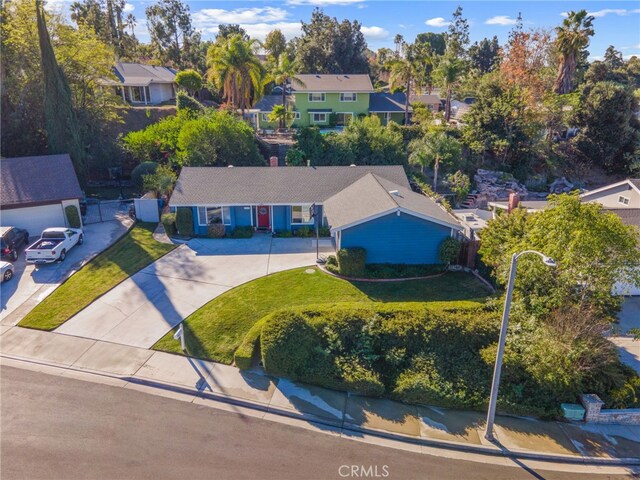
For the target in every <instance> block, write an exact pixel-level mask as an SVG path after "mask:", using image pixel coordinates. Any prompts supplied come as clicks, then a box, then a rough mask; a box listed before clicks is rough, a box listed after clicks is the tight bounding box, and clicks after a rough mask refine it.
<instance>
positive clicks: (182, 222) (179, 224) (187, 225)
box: [176, 207, 193, 237]
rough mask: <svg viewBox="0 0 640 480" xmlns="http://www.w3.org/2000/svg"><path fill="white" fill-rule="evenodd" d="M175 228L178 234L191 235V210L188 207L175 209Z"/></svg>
mask: <svg viewBox="0 0 640 480" xmlns="http://www.w3.org/2000/svg"><path fill="white" fill-rule="evenodd" d="M176 228H177V230H178V233H179V234H180V235H184V236H185V237H191V236H192V235H193V211H192V210H191V208H190V207H178V208H177V209H176Z"/></svg>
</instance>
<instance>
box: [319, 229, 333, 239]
mask: <svg viewBox="0 0 640 480" xmlns="http://www.w3.org/2000/svg"><path fill="white" fill-rule="evenodd" d="M318 235H319V236H321V237H330V236H331V229H330V228H329V227H320V228H319V229H318Z"/></svg>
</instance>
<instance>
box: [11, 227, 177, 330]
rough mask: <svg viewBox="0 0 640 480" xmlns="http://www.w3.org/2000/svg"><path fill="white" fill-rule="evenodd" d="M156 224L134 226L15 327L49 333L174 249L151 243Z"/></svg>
mask: <svg viewBox="0 0 640 480" xmlns="http://www.w3.org/2000/svg"><path fill="white" fill-rule="evenodd" d="M155 228H156V224H155V223H154V224H151V223H138V224H137V225H136V226H135V227H134V228H133V229H131V231H130V232H129V233H127V234H126V235H125V236H124V237H122V238H121V239H120V240H118V241H117V242H116V243H114V244H113V245H112V246H111V247H109V248H108V249H107V250H105V251H104V252H102V253H101V254H99V255H98V256H97V257H95V258H94V259H93V260H91V261H90V262H89V263H87V264H86V265H85V266H84V267H82V268H81V269H80V270H79V271H78V272H76V273H74V274H73V275H72V276H71V277H69V279H67V281H66V282H64V283H63V284H62V285H60V286H59V287H58V288H56V289H55V291H54V292H53V293H52V294H51V295H49V296H48V297H47V298H45V299H44V300H43V301H42V302H41V303H40V304H38V305H37V306H36V308H34V309H33V310H32V311H31V312H29V314H27V316H26V317H24V318H23V319H22V321H21V322H20V323H19V324H18V325H20V326H21V327H28V328H37V329H40V330H53V329H54V328H56V327H58V326H60V325H62V324H63V323H64V322H66V321H67V320H68V319H69V318H71V317H72V316H73V315H75V314H76V313H78V312H79V311H80V310H82V309H83V308H85V307H86V306H87V305H89V304H90V303H91V302H93V301H94V300H95V299H96V298H98V297H99V296H100V295H103V294H104V293H106V292H108V291H109V290H111V289H112V288H113V287H115V286H116V285H118V284H119V283H120V282H122V281H123V280H126V279H127V278H129V277H130V276H131V275H133V274H134V273H136V272H137V271H139V270H141V269H142V268H144V267H146V266H147V265H149V264H150V263H152V262H154V261H155V260H157V259H158V258H160V257H161V256H163V255H164V254H166V253H169V252H170V251H171V250H173V249H174V248H175V245H167V244H164V243H160V242H157V241H155V240H154V239H153V236H152V234H153V231H154V230H155Z"/></svg>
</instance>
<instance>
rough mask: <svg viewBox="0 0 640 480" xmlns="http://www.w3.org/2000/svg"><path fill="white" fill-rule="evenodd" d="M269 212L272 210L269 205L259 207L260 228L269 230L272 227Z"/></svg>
mask: <svg viewBox="0 0 640 480" xmlns="http://www.w3.org/2000/svg"><path fill="white" fill-rule="evenodd" d="M269 211H270V208H269V207H268V206H267V205H260V206H259V207H258V228H269V227H270V226H271V221H270V218H269Z"/></svg>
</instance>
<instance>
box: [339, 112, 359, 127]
mask: <svg viewBox="0 0 640 480" xmlns="http://www.w3.org/2000/svg"><path fill="white" fill-rule="evenodd" d="M335 114H336V115H351V120H353V119H354V118H355V114H354V113H353V112H335ZM345 126H346V124H345Z"/></svg>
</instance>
